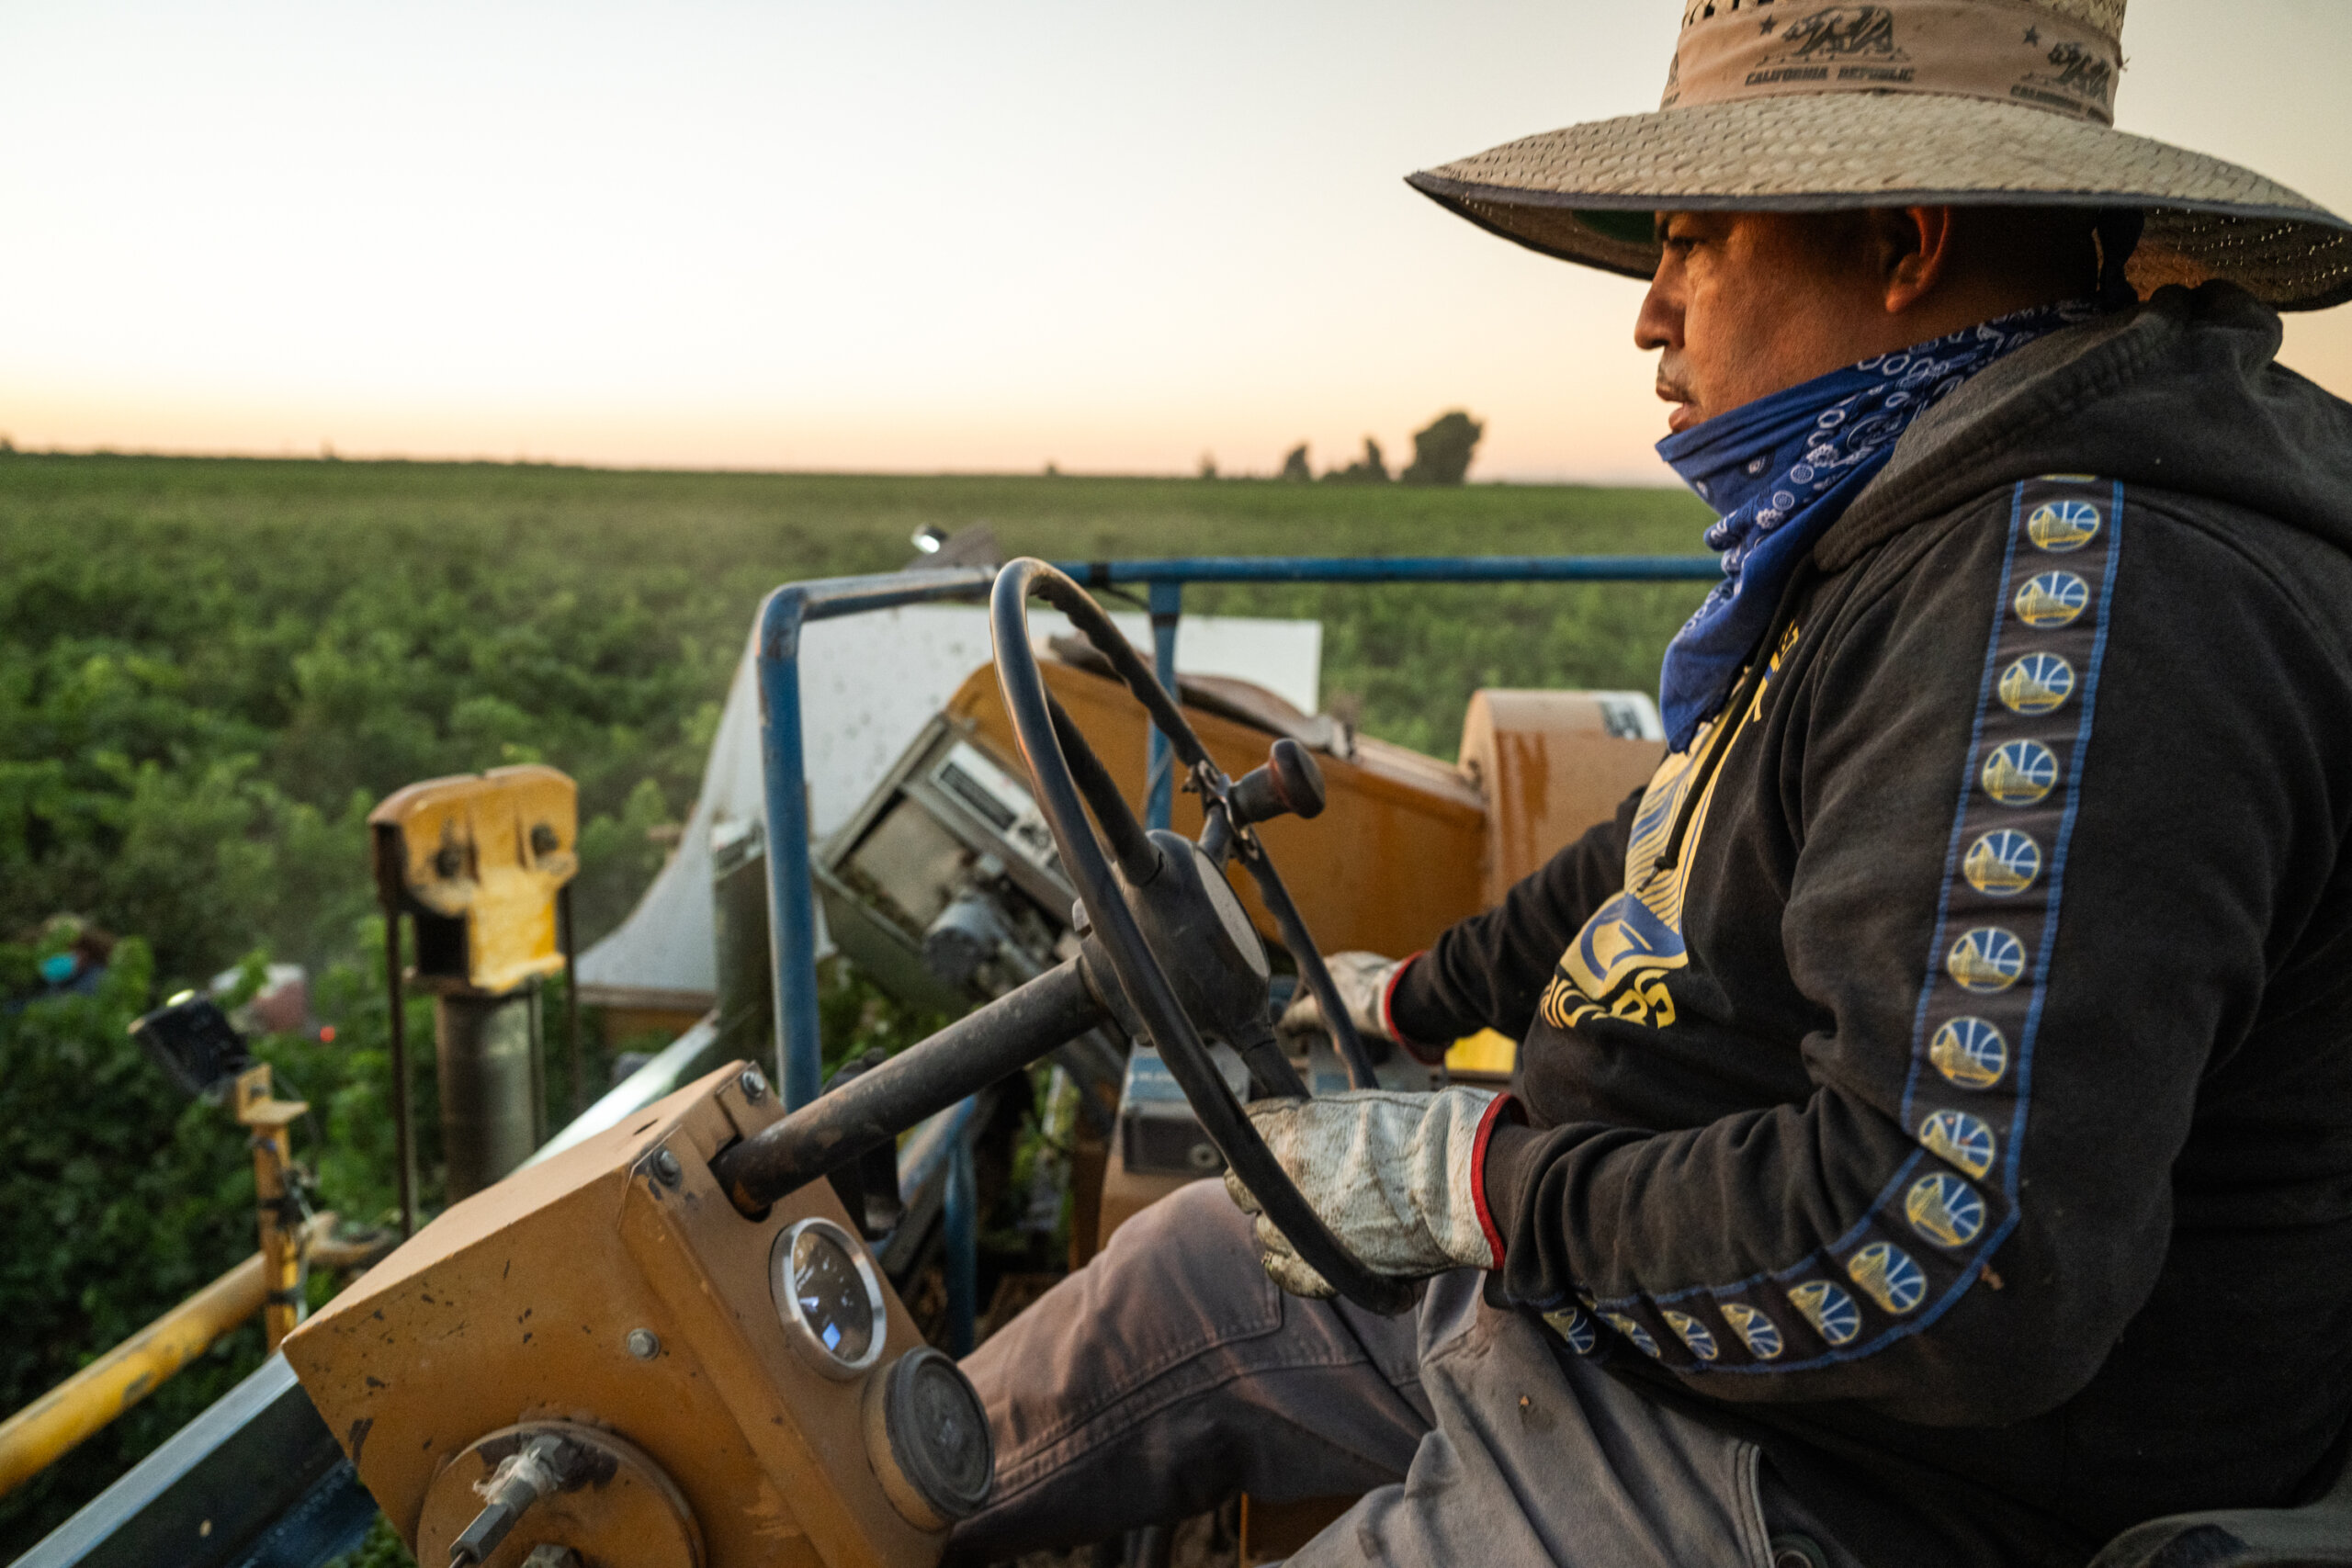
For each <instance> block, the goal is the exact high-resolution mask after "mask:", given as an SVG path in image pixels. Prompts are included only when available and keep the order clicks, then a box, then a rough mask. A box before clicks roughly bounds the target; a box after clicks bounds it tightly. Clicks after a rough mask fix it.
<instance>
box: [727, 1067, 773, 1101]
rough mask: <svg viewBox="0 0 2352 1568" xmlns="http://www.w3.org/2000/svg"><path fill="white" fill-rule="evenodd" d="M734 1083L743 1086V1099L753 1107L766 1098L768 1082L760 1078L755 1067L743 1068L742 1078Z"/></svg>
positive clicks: (758, 1070) (758, 1071)
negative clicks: (748, 1101)
mask: <svg viewBox="0 0 2352 1568" xmlns="http://www.w3.org/2000/svg"><path fill="white" fill-rule="evenodd" d="M735 1081H736V1082H737V1083H740V1084H741V1085H742V1086H743V1098H744V1099H745V1100H750V1101H751V1102H752V1104H754V1105H757V1104H758V1103H759V1102H760V1101H762V1100H765V1099H766V1098H767V1097H768V1080H767V1079H765V1078H764V1077H761V1076H760V1069H759V1068H757V1067H745V1068H744V1069H743V1076H742V1077H740V1078H737V1079H736V1080H735Z"/></svg>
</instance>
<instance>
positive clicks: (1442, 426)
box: [1046, 409, 1487, 485]
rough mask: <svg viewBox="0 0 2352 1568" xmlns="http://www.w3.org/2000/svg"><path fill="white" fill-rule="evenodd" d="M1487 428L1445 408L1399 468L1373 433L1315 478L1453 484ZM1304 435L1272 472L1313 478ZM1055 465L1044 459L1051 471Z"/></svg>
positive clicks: (1208, 474) (1207, 466)
mask: <svg viewBox="0 0 2352 1568" xmlns="http://www.w3.org/2000/svg"><path fill="white" fill-rule="evenodd" d="M1484 434H1487V427H1486V425H1485V424H1483V423H1480V422H1479V421H1477V420H1475V419H1473V418H1471V417H1470V415H1469V414H1468V413H1466V412H1464V411H1463V410H1461V409H1448V410H1447V411H1446V412H1443V413H1442V414H1440V415H1438V416H1437V418H1435V419H1433V420H1431V421H1430V423H1428V424H1426V425H1424V426H1422V427H1421V428H1420V429H1419V430H1417V431H1415V432H1413V460H1412V461H1411V462H1410V463H1408V464H1407V465H1406V466H1405V468H1404V470H1403V471H1402V472H1401V473H1397V474H1391V473H1390V472H1389V471H1388V460H1387V456H1386V454H1385V453H1384V452H1382V451H1381V449H1380V443H1379V441H1378V440H1377V439H1375V438H1374V437H1373V436H1370V435H1367V436H1365V437H1364V438H1363V456H1362V457H1358V458H1357V459H1356V460H1355V461H1354V462H1352V463H1350V464H1349V465H1347V466H1346V467H1345V468H1327V469H1325V470H1324V472H1323V475H1322V478H1321V480H1320V482H1322V483H1324V484H1375V485H1376V484H1390V483H1396V484H1408V485H1458V484H1461V483H1462V482H1463V481H1464V479H1466V478H1467V477H1468V475H1469V472H1470V460H1471V458H1472V457H1475V456H1476V453H1477V450H1478V438H1479V437H1480V436H1482V435H1484ZM1306 451H1307V444H1306V442H1304V441H1302V442H1300V443H1299V444H1298V445H1297V446H1294V447H1292V448H1291V449H1290V451H1289V452H1288V453H1287V454H1285V455H1284V456H1283V466H1282V471H1281V472H1280V473H1278V474H1276V475H1275V476H1274V477H1275V478H1276V479H1282V480H1284V481H1286V482H1288V483H1292V484H1308V483H1313V482H1317V480H1316V474H1315V470H1314V468H1312V467H1311V466H1310V465H1309V463H1308V461H1307V457H1306ZM1055 472H1057V469H1056V468H1055V467H1054V465H1052V464H1051V463H1048V464H1046V473H1047V474H1048V475H1051V474H1053V473H1055ZM1201 478H1203V479H1216V478H1217V471H1216V458H1215V457H1206V456H1204V457H1202V458H1201Z"/></svg>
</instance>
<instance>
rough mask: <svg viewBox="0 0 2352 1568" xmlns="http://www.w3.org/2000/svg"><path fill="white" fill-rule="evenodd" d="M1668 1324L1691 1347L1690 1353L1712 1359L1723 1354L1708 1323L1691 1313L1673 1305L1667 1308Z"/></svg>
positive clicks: (1702, 1358) (1707, 1359)
mask: <svg viewBox="0 0 2352 1568" xmlns="http://www.w3.org/2000/svg"><path fill="white" fill-rule="evenodd" d="M1666 1325H1667V1326H1668V1328H1671V1329H1672V1330H1674V1332H1675V1333H1676V1334H1677V1335H1678V1336H1679V1337H1680V1338H1681V1340H1682V1343H1684V1344H1685V1345H1688V1346H1690V1347H1691V1354H1692V1355H1694V1356H1696V1357H1698V1358H1699V1359H1701V1360H1702V1361H1712V1360H1713V1359H1715V1358H1716V1357H1718V1356H1720V1355H1722V1354H1723V1352H1722V1351H1721V1350H1718V1349H1717V1348H1715V1337H1714V1335H1713V1333H1712V1332H1710V1331H1709V1329H1708V1327H1707V1325H1705V1324H1703V1323H1701V1322H1700V1321H1699V1320H1698V1319H1697V1318H1695V1317H1692V1316H1691V1314H1689V1313H1687V1312H1676V1311H1675V1310H1674V1309H1673V1308H1672V1307H1668V1308H1667V1309H1666Z"/></svg>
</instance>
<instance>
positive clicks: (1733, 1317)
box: [1724, 1302, 1782, 1361]
mask: <svg viewBox="0 0 2352 1568" xmlns="http://www.w3.org/2000/svg"><path fill="white" fill-rule="evenodd" d="M1724 1322H1725V1323H1728V1324H1730V1325H1731V1331H1732V1332H1733V1333H1734V1334H1736V1335H1738V1336H1739V1338H1740V1342H1741V1343H1742V1344H1744V1345H1746V1346H1747V1353H1748V1354H1749V1355H1751V1356H1753V1357H1755V1358H1756V1359H1758V1360H1759V1361H1777V1360H1779V1359H1781V1348H1782V1346H1781V1330H1780V1329H1779V1327H1778V1326H1777V1325H1774V1323H1773V1322H1772V1320H1771V1319H1770V1318H1769V1317H1767V1316H1765V1315H1764V1314H1762V1313H1760V1312H1758V1311H1757V1310H1756V1309H1755V1308H1754V1307H1752V1306H1749V1305H1747V1303H1745V1302H1725V1303H1724Z"/></svg>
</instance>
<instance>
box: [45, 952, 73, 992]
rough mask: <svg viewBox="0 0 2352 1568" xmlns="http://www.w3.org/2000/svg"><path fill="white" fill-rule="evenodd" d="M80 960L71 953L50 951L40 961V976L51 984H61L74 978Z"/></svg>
mask: <svg viewBox="0 0 2352 1568" xmlns="http://www.w3.org/2000/svg"><path fill="white" fill-rule="evenodd" d="M81 967H82V961H81V960H80V959H78V958H76V957H74V954H72V953H51V954H50V955H49V956H48V957H47V958H44V959H42V960H41V961H40V977H41V978H42V979H43V980H46V981H47V982H49V984H51V985H52V986H62V985H63V984H65V982H66V981H68V980H71V979H72V978H74V974H75V973H76V972H77V971H78V970H80V968H81Z"/></svg>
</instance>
